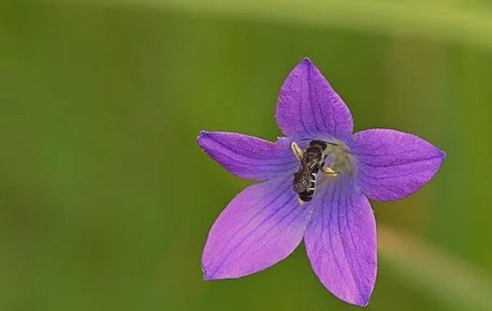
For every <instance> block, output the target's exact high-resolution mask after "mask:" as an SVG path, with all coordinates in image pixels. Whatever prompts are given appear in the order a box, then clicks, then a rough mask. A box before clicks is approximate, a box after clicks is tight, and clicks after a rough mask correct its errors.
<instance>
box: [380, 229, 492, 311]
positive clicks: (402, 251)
mask: <svg viewBox="0 0 492 311" xmlns="http://www.w3.org/2000/svg"><path fill="white" fill-rule="evenodd" d="M378 234H379V255H380V259H381V266H382V267H386V268H389V269H393V270H394V275H396V276H399V277H401V278H403V279H404V280H405V281H407V284H410V285H412V286H413V287H415V288H418V289H420V290H421V291H424V292H427V293H428V294H429V296H431V297H433V298H435V299H438V300H439V301H442V302H443V303H446V304H447V305H448V306H449V307H451V308H452V309H454V310H476V311H481V310H483V311H488V310H492V283H491V281H490V279H488V278H487V276H486V274H485V273H484V272H482V271H479V270H478V269H477V268H476V267H474V266H472V265H470V264H469V263H467V262H465V261H463V260H461V259H459V258H456V257H454V256H453V255H451V254H449V253H446V252H445V251H443V250H440V249H438V248H437V247H436V246H434V245H429V244H428V243H426V242H425V241H423V240H421V239H418V238H415V237H410V236H408V235H405V234H402V233H401V232H398V231H397V230H395V229H391V228H388V227H384V226H379V229H378Z"/></svg>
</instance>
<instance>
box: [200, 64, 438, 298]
mask: <svg viewBox="0 0 492 311" xmlns="http://www.w3.org/2000/svg"><path fill="white" fill-rule="evenodd" d="M276 119H277V123H278V126H279V128H280V129H281V131H282V132H283V133H284V134H285V137H280V138H278V140H277V141H276V142H274V143H272V142H268V141H265V140H262V139H259V138H255V137H252V136H247V135H243V134H237V133H225V132H206V131H202V132H201V133H200V136H199V137H198V144H199V145H200V146H201V147H202V148H203V150H204V151H205V152H207V153H208V154H209V155H210V157H212V159H214V160H215V161H217V162H218V163H219V164H221V165H222V166H223V167H224V168H226V169H227V170H228V171H229V172H231V173H233V174H234V175H236V176H239V177H241V178H246V179H252V180H259V181H262V182H260V183H257V184H254V185H252V186H249V187H247V188H246V189H244V190H243V191H242V192H241V193H239V194H238V195H237V196H236V197H235V198H234V199H233V200H232V201H231V202H230V203H229V204H228V205H227V207H226V208H225V209H224V211H223V212H222V213H221V214H220V216H219V217H218V218H217V220H216V221H215V223H214V225H213V226H212V229H211V230H210V233H209V235H208V239H207V242H206V245H205V249H204V251H203V256H202V268H203V271H204V273H205V279H206V280H214V279H228V278H239V277H243V276H246V275H249V274H252V273H255V272H258V271H261V270H263V269H266V268H268V267H270V266H272V265H274V264H275V263H277V262H279V261H280V260H282V259H284V258H286V257H287V256H288V255H289V254H290V253H292V252H293V251H294V249H295V248H296V247H297V246H298V245H299V244H300V242H301V241H302V240H303V239H304V243H305V246H306V251H307V255H308V257H309V260H310V261H311V265H312V268H313V270H314V272H315V273H316V275H317V276H318V278H319V280H320V281H321V283H322V284H323V285H324V286H325V287H326V288H327V289H328V290H329V291H330V292H331V293H333V294H334V295H335V296H337V297H338V298H340V299H341V300H343V301H345V302H348V303H350V304H354V305H358V306H365V305H367V304H368V302H369V298H370V297H371V294H372V291H373V289H374V284H375V281H376V270H377V258H376V256H377V242H376V222H375V219H374V213H373V211H372V208H371V205H370V203H369V201H368V199H372V200H377V201H392V200H399V199H402V198H404V197H406V196H408V195H410V194H411V193H413V192H415V191H417V190H418V189H420V188H421V187H422V186H423V185H424V184H425V183H427V182H428V181H429V180H430V179H431V178H432V177H433V176H434V175H435V174H436V172H437V170H438V169H439V167H440V165H441V163H442V161H443V160H444V157H445V154H444V152H442V151H441V150H439V149H437V148H436V147H434V146H433V145H432V144H430V143H428V142H427V141H425V140H423V139H421V138H419V137H417V136H414V135H412V134H407V133H402V132H399V131H396V130H389V129H370V130H364V131H360V132H357V133H355V134H352V130H353V121H352V116H351V114H350V111H349V109H348V107H347V106H346V105H345V103H344V102H343V101H342V99H341V98H340V96H338V94H337V93H335V91H334V90H333V89H332V87H331V86H330V85H329V84H328V81H326V79H325V78H324V77H323V75H322V74H321V72H320V71H319V70H318V69H317V68H316V67H315V66H314V65H313V63H312V62H311V61H310V60H309V59H304V60H303V61H302V62H301V63H300V64H299V65H297V66H296V67H295V68H294V69H293V70H292V71H291V73H290V74H289V76H288V77H287V79H286V81H285V82H284V84H283V86H282V88H281V90H280V95H279V98H278V103H277V112H276ZM293 151H294V152H293Z"/></svg>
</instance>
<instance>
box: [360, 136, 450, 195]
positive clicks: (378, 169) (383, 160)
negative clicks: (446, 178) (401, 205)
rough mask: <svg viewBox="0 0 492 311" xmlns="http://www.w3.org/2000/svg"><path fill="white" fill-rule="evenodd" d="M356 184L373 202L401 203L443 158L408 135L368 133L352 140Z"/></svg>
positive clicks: (426, 178)
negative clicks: (357, 167)
mask: <svg viewBox="0 0 492 311" xmlns="http://www.w3.org/2000/svg"><path fill="white" fill-rule="evenodd" d="M352 153H353V155H354V157H355V158H356V159H357V161H358V166H359V171H358V182H359V186H360V187H361V188H362V190H363V191H364V193H365V194H366V195H367V196H368V197H369V198H370V199H373V200H378V201H392V200H399V199H402V198H404V197H406V196H408V195H410V194H412V193H414V192H415V191H417V190H418V189H420V188H422V187H423V186H424V185H425V184H426V183H427V182H428V181H429V180H431V179H432V178H433V177H434V175H435V174H436V173H437V171H438V170H439V168H440V166H441V164H442V162H443V161H444V158H445V157H446V154H445V153H444V152H443V151H441V150H439V149H438V148H436V147H434V146H433V145H432V144H430V143H429V142H427V141H425V140H423V139H422V138H420V137H417V136H415V135H412V134H407V133H403V132H399V131H396V130H388V129H371V130H366V131H361V132H358V133H356V134H355V135H354V137H353V143H352Z"/></svg>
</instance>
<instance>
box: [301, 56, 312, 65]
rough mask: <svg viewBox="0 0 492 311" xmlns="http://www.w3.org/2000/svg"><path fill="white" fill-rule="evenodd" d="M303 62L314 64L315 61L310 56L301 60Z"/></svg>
mask: <svg viewBox="0 0 492 311" xmlns="http://www.w3.org/2000/svg"><path fill="white" fill-rule="evenodd" d="M301 64H310V65H313V61H312V60H311V59H310V58H309V57H304V58H303V59H302V61H301Z"/></svg>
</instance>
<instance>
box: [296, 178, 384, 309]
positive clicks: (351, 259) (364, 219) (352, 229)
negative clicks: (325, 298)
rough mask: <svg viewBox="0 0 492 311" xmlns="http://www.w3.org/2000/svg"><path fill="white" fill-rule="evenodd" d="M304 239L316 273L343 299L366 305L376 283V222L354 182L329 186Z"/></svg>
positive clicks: (369, 206)
mask: <svg viewBox="0 0 492 311" xmlns="http://www.w3.org/2000/svg"><path fill="white" fill-rule="evenodd" d="M322 195H323V199H322V200H320V201H318V206H317V207H315V213H314V215H313V221H312V222H311V224H310V225H309V227H308V229H307V231H306V236H305V238H304V241H305V244H306V251H307V254H308V257H309V260H310V261H311V265H312V267H313V270H314V272H315V273H316V275H317V276H318V278H319V280H320V281H321V283H323V285H324V286H325V287H326V288H327V289H328V290H329V291H330V292H331V293H333V294H334V295H335V296H337V297H338V298H340V299H341V300H343V301H345V302H348V303H351V304H354V305H358V306H365V305H367V304H368V302H369V298H370V296H371V294H372V291H373V289H374V283H375V281H376V269H377V263H376V244H377V243H376V222H375V219H374V214H373V212H372V209H371V205H370V204H369V201H368V200H367V199H366V197H365V196H364V195H363V194H362V193H361V192H360V191H359V190H357V189H355V188H354V187H353V183H349V182H348V181H346V182H343V181H339V180H336V181H335V182H332V184H330V185H327V187H326V190H324V193H323V194H322Z"/></svg>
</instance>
